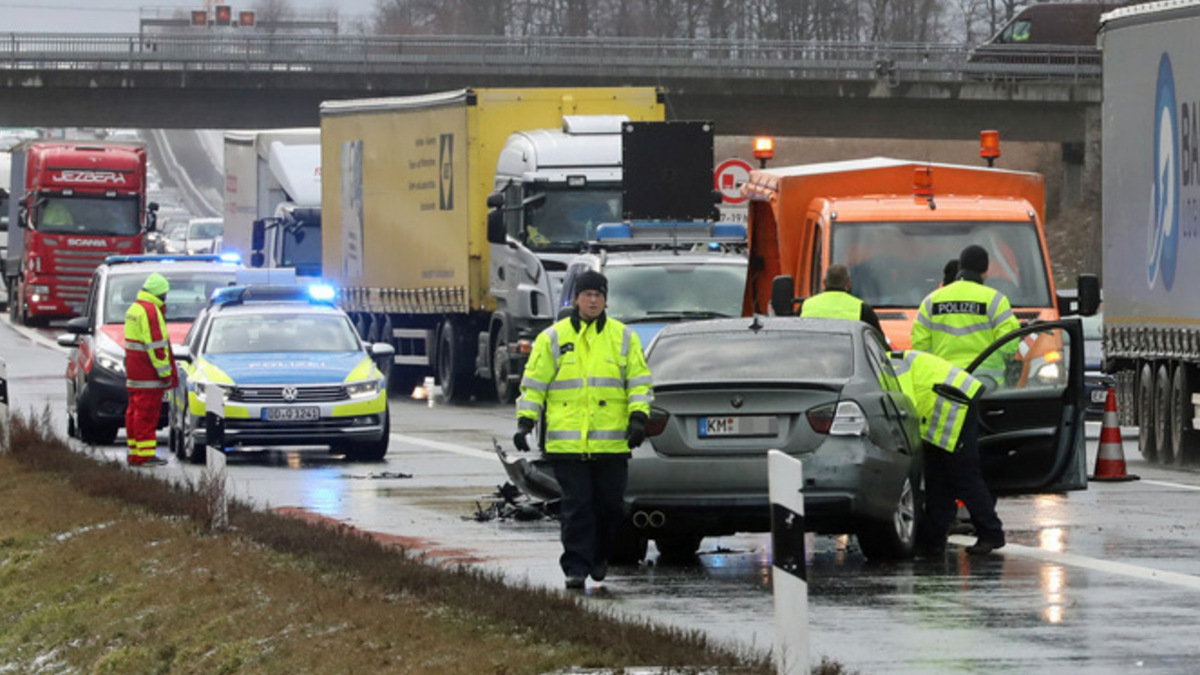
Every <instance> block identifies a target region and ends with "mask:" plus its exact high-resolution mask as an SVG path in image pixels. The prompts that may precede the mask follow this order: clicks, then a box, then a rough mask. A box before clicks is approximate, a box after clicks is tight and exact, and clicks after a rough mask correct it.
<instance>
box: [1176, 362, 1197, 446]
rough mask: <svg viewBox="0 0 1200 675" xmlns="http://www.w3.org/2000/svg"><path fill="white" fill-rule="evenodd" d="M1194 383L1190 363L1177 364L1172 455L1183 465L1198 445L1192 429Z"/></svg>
mask: <svg viewBox="0 0 1200 675" xmlns="http://www.w3.org/2000/svg"><path fill="white" fill-rule="evenodd" d="M1191 385H1192V383H1191V377H1190V376H1189V374H1188V365H1187V364H1186V363H1178V364H1176V365H1175V375H1174V376H1173V377H1172V378H1171V456H1172V457H1174V459H1175V465H1176V466H1183V465H1184V464H1186V463H1187V462H1188V460H1189V459H1190V456H1191V454H1192V453H1193V451H1194V450H1195V447H1196V432H1195V431H1194V430H1193V429H1192V417H1193V415H1194V414H1195V413H1194V411H1195V406H1193V405H1192V386H1191Z"/></svg>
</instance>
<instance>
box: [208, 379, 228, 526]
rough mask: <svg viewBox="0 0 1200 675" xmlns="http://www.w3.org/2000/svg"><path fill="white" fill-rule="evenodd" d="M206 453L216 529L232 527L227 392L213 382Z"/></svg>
mask: <svg viewBox="0 0 1200 675" xmlns="http://www.w3.org/2000/svg"><path fill="white" fill-rule="evenodd" d="M204 405H205V407H204V444H205V445H206V446H207V450H206V451H205V453H204V456H205V466H206V467H207V469H208V474H209V485H208V488H209V490H210V492H209V493H208V495H209V498H210V499H211V506H212V528H213V529H214V530H224V529H225V528H227V527H229V502H228V500H227V498H226V494H225V390H224V389H222V388H221V387H220V386H218V385H217V384H215V383H213V382H209V383H207V384H205V385H204Z"/></svg>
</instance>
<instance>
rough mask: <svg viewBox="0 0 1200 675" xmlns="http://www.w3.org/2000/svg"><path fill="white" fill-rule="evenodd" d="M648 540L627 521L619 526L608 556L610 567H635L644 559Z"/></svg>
mask: <svg viewBox="0 0 1200 675" xmlns="http://www.w3.org/2000/svg"><path fill="white" fill-rule="evenodd" d="M649 543H650V542H649V540H648V539H647V538H646V537H644V536H642V534H641V533H640V532H638V530H637V528H635V527H634V526H633V524H632V523H630V522H629V521H628V520H626V521H625V522H623V523H622V524H621V529H619V530H617V536H616V538H615V539H614V541H613V547H612V550H611V551H610V552H609V555H608V563H609V564H610V565H636V564H638V563H640V562H641V561H643V560H645V559H646V547H647V545H649Z"/></svg>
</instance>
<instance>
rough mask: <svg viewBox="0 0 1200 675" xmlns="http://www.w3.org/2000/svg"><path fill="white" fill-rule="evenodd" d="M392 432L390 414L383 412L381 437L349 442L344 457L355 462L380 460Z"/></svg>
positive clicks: (385, 453)
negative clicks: (374, 439) (363, 441)
mask: <svg viewBox="0 0 1200 675" xmlns="http://www.w3.org/2000/svg"><path fill="white" fill-rule="evenodd" d="M391 434H392V414H391V413H390V412H384V416H383V437H382V438H380V439H379V440H378V441H367V442H365V443H351V444H349V445H348V446H347V447H346V457H347V458H348V459H350V460H352V461H355V462H382V461H383V458H384V456H385V455H387V451H388V441H389V440H391Z"/></svg>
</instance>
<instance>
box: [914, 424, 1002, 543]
mask: <svg viewBox="0 0 1200 675" xmlns="http://www.w3.org/2000/svg"><path fill="white" fill-rule="evenodd" d="M955 499H961V500H962V501H963V504H965V505H966V506H967V510H968V511H970V512H971V524H972V525H974V526H975V534H976V536H978V537H979V539H980V540H984V541H1003V539H1004V526H1003V525H1002V524H1001V523H1000V518H999V517H998V516H997V515H996V501H995V499H993V498H992V494H991V491H989V490H988V486H987V483H985V482H984V481H983V469H982V468H981V464H980V459H979V420H978V419H977V418H976V417H975V411H973V410H972V411H971V413H970V414H969V415H967V420H966V422H965V423H964V424H963V428H962V433H960V434H959V436H958V447H957V448H956V449H955V450H954V452H946V451H945V450H943V449H941V448H939V447H937V446H935V445H931V444H929V443H926V444H925V518H924V519H923V521H922V523H921V525H922V527H921V531H920V532H919V533H918V535H917V540H918V543H920V544H921V545H923V546H942V545H944V544H945V542H946V531H947V530H948V529H950V524H951V523H953V522H954V518H955V516H956V515H957V513H958V505H957V504H956V503H955Z"/></svg>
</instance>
